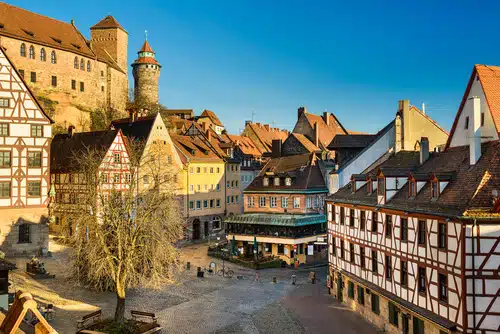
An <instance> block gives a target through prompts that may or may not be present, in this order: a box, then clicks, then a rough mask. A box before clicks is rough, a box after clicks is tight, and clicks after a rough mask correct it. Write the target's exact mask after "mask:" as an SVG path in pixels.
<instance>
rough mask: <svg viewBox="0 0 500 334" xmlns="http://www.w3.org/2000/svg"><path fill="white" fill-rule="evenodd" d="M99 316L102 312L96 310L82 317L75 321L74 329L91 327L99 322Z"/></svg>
mask: <svg viewBox="0 0 500 334" xmlns="http://www.w3.org/2000/svg"><path fill="white" fill-rule="evenodd" d="M101 316H102V310H97V311H94V312H92V313H89V314H87V315H84V316H83V317H82V319H80V320H78V321H77V323H76V327H78V328H83V327H86V326H89V325H92V324H94V323H96V322H98V321H101Z"/></svg>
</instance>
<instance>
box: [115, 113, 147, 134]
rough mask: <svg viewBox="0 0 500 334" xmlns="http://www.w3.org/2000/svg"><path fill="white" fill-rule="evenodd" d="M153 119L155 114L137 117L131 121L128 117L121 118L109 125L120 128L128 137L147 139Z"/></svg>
mask: <svg viewBox="0 0 500 334" xmlns="http://www.w3.org/2000/svg"><path fill="white" fill-rule="evenodd" d="M155 120H156V115H154V116H146V117H139V118H138V119H136V120H135V121H133V122H130V118H122V119H117V120H114V121H112V122H111V125H112V126H113V128H115V129H120V130H122V132H123V134H124V135H125V136H127V137H128V138H129V139H138V140H147V138H148V136H149V134H150V133H151V129H152V128H153V124H154V122H155Z"/></svg>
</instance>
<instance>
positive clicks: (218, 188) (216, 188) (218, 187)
mask: <svg viewBox="0 0 500 334" xmlns="http://www.w3.org/2000/svg"><path fill="white" fill-rule="evenodd" d="M215 190H217V191H220V184H218V183H217V186H216V187H215Z"/></svg>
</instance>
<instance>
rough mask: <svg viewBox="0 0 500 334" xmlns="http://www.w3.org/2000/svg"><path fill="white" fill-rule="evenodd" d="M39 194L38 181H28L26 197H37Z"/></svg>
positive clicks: (39, 183)
mask: <svg viewBox="0 0 500 334" xmlns="http://www.w3.org/2000/svg"><path fill="white" fill-rule="evenodd" d="M40 193H41V182H40V181H28V196H32V197H39V196H40Z"/></svg>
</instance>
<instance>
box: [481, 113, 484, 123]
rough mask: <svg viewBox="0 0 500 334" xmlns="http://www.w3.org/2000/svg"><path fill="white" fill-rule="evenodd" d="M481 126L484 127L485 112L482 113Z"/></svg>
mask: <svg viewBox="0 0 500 334" xmlns="http://www.w3.org/2000/svg"><path fill="white" fill-rule="evenodd" d="M481 126H484V112H482V113H481Z"/></svg>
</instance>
